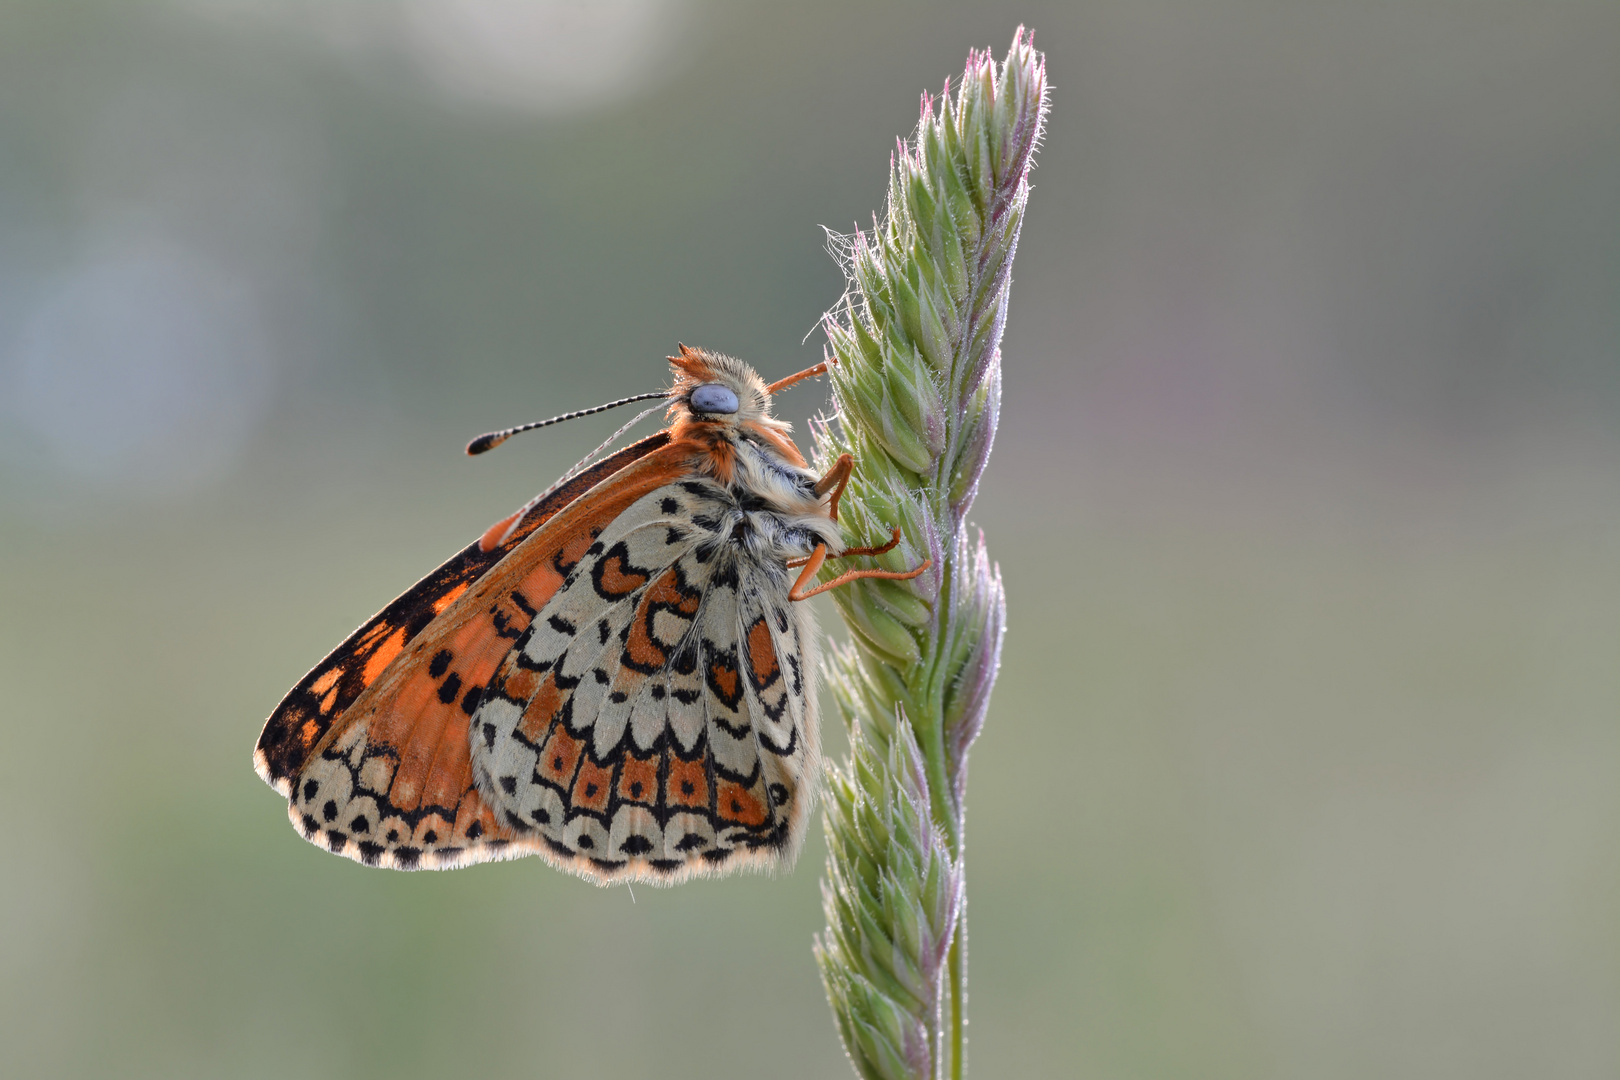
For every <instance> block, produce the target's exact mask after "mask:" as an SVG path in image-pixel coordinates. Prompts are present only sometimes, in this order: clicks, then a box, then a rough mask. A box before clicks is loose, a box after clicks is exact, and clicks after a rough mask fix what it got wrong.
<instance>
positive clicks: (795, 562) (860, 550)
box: [787, 529, 900, 570]
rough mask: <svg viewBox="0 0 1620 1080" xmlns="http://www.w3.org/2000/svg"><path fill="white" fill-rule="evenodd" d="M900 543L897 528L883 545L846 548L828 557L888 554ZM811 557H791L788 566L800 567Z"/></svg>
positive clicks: (792, 567)
mask: <svg viewBox="0 0 1620 1080" xmlns="http://www.w3.org/2000/svg"><path fill="white" fill-rule="evenodd" d="M899 545H900V530H899V529H896V530H894V536H893V537H891V538H890V540H889V542H888V543H887V544H884V545H883V546H882V547H854V548H845V549H844V550H843V551H840V552H839V553H838V554H836V555H828V556H827V558H829V559H847V558H849V557H850V556H851V555H884V554H887V553H888V552H891V551H893V550H894V549H895V548H896V547H898V546H899ZM810 558H811V556H809V555H806V556H805V557H804V558H802V559H789V560H788V561H787V568H788V569H789V570H794V569H797V568H798V567H801V566H803V565H804V564H805V563H807V562H809V561H810Z"/></svg>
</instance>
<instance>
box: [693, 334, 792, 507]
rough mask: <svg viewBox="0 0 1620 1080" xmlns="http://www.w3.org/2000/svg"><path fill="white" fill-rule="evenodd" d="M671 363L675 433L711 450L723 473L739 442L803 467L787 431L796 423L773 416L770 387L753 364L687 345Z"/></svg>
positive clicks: (716, 469)
mask: <svg viewBox="0 0 1620 1080" xmlns="http://www.w3.org/2000/svg"><path fill="white" fill-rule="evenodd" d="M669 363H670V367H671V369H672V370H673V372H674V375H675V385H674V386H673V387H671V388H670V391H669V402H670V404H669V416H670V427H671V429H672V431H671V433H672V434H673V435H674V436H675V437H676V438H677V439H680V438H687V439H692V440H695V441H697V442H698V443H700V444H701V445H704V446H705V447H708V448H710V449H709V451H708V452H709V453H710V454H711V455H712V457H713V460H714V464H715V469H714V471H715V472H716V473H717V474H718V475H721V476H729V474H730V471H731V469H730V460H731V456H732V455H731V452H730V451H731V448H732V447H734V446H735V445H736V444H737V443H739V442H746V443H750V444H753V445H755V446H764V447H769V448H770V449H771V450H772V451H774V452H775V454H776V455H778V456H780V457H781V458H783V459H785V460H786V461H788V462H790V463H791V464H793V465H796V466H798V467H800V468H803V467H804V458H803V457H802V456H801V455H800V454H799V451H798V448H797V447H795V446H794V445H793V440H792V438H791V437H790V436H789V435H788V432H789V431H791V430H792V425H790V424H788V423H786V422H784V421H781V420H777V419H775V418H774V417H772V416H771V388H770V387H768V386H766V384H765V380H764V379H762V378H760V377H759V375H758V373H757V372H755V371H754V369H753V368H751V367H749V366H748V365H747V364H745V363H743V362H742V361H741V360H738V359H736V358H735V357H731V356H726V355H725V354H723V353H716V352H709V351H708V350H707V349H693V348H690V347H688V346H686V345H682V346H681V347H680V354H679V355H678V356H671V357H670V358H669Z"/></svg>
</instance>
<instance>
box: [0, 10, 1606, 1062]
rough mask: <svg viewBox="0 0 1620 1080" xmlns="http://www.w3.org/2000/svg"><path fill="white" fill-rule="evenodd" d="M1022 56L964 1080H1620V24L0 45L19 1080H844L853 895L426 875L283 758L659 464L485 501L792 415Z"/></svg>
mask: <svg viewBox="0 0 1620 1080" xmlns="http://www.w3.org/2000/svg"><path fill="white" fill-rule="evenodd" d="M1020 22H1025V23H1028V24H1029V25H1031V26H1032V27H1034V28H1035V30H1036V43H1037V45H1038V46H1040V47H1041V48H1043V49H1045V50H1047V51H1048V55H1049V67H1050V73H1051V80H1052V84H1053V87H1054V90H1053V104H1054V111H1053V114H1052V121H1051V128H1050V134H1049V139H1048V143H1047V146H1046V148H1045V150H1044V151H1043V153H1042V154H1041V157H1040V160H1039V167H1038V168H1037V170H1036V173H1035V184H1036V188H1035V191H1034V194H1033V197H1032V202H1031V204H1030V211H1029V216H1028V219H1027V226H1026V231H1025V234H1024V240H1023V245H1022V247H1021V249H1020V252H1019V259H1018V264H1017V266H1016V269H1015V277H1016V282H1015V285H1014V288H1013V293H1012V305H1011V317H1010V323H1009V326H1008V330H1007V336H1006V340H1005V344H1004V353H1005V371H1006V400H1005V409H1004V413H1003V417H1002V423H1001V435H1000V444H999V446H998V448H997V452H996V457H995V460H994V461H993V462H992V465H991V469H990V472H989V474H988V477H987V481H986V485H985V488H984V493H983V495H982V496H981V498H980V500H979V503H978V507H977V510H976V517H977V519H978V521H979V522H980V523H981V524H982V526H983V527H984V529H985V531H986V533H987V535H988V538H989V542H990V545H991V548H992V551H993V552H994V553H995V554H996V556H997V557H998V558H999V559H1000V561H1001V565H1002V568H1003V570H1004V572H1005V574H1006V579H1007V590H1008V603H1009V607H1010V620H1009V626H1010V629H1009V631H1008V635H1007V642H1006V653H1005V660H1004V667H1003V670H1002V677H1001V683H1000V687H999V689H998V691H997V697H996V702H995V706H994V709H993V711H992V715H991V718H990V721H989V723H988V725H987V727H986V729H985V733H984V736H983V738H982V739H981V741H980V743H979V746H978V749H977V752H976V754H975V757H974V763H973V777H972V787H971V799H970V803H971V816H970V832H969V858H970V862H969V884H970V895H971V899H972V998H971V1017H972V1026H971V1029H970V1031H971V1050H970V1053H971V1057H972V1064H973V1066H974V1068H975V1071H976V1072H977V1074H978V1075H980V1076H987V1077H1001V1076H1053V1077H1069V1076H1074V1077H1194V1076H1196V1077H1234V1078H1238V1077H1241V1078H1255V1077H1276V1078H1295V1077H1322V1078H1341V1077H1342V1078H1346V1080H1349V1078H1358V1080H1359V1078H1363V1077H1369V1076H1377V1077H1414V1078H1418V1077H1421V1078H1437V1077H1467V1078H1470V1080H1479V1078H1493V1077H1502V1078H1509V1077H1513V1078H1517V1077H1525V1076H1537V1077H1613V1076H1615V1075H1620V1023H1617V1022H1616V1018H1617V1017H1620V724H1617V706H1620V63H1617V57H1620V5H1616V4H1614V3H1613V2H1612V0H1600V2H1594V3H1589V4H1576V3H1540V4H1527V3H1499V2H1490V0H1484V2H1477V0H1469V2H1462V0H1457V2H1451V0H1412V2H1408V3H1401V4H1380V3H1374V4H1368V3H1355V2H1348V0H1347V2H1343V3H1320V2H1317V3H1303V4H1300V3H1280V2H1259V0H1254V2H1248V0H1221V2H1215V3H1195V2H1169V0H1162V2H1161V0H1099V2H1096V3H1090V4H1067V3H1029V4H1022V5H1018V4H1012V3H994V4H991V3H973V4H969V3H954V4H899V3H882V4H861V3H848V2H838V3H818V4H799V5H746V4H699V3H693V2H685V0H613V2H607V3H598V4H590V5H585V4H570V3H561V2H542V0H533V2H528V3H525V2H519V0H407V2H401V3H394V4H379V3H372V2H369V0H281V2H276V0H169V2H155V0H153V2H143V3H128V2H120V3H113V2H110V0H109V2H103V3H90V2H75V3H60V2H44V0H40V2H26V0H8V2H5V3H4V4H3V5H0V686H3V688H4V693H3V698H0V817H3V820H4V821H5V822H6V823H7V825H8V826H9V827H8V828H7V829H6V830H5V831H6V833H7V838H6V839H5V840H4V842H3V850H4V860H3V864H0V1074H4V1075H6V1076H8V1077H9V1076H16V1077H101V1076H118V1077H164V1078H173V1077H259V1076H263V1077H272V1076H273V1077H276V1078H278V1080H288V1078H306V1077H307V1078H320V1077H340V1076H341V1077H373V1076H376V1077H380V1076H443V1075H456V1076H475V1077H514V1078H521V1077H584V1076H594V1077H619V1076H660V1077H709V1076H716V1075H731V1076H738V1075H741V1076H782V1077H824V1078H833V1077H843V1076H847V1075H848V1070H847V1066H846V1065H845V1064H844V1062H843V1060H842V1057H841V1053H840V1050H839V1047H838V1043H837V1040H836V1038H835V1036H834V1033H833V1027H832V1024H831V1020H830V1018H829V1016H828V1013H827V1011H826V1007H825V1005H824V1003H823V1001H822V997H821V990H820V986H819V983H818V979H817V975H816V970H815V966H814V964H813V962H812V960H811V956H810V941H811V935H812V934H813V933H814V932H815V931H816V930H817V929H818V928H819V927H820V925H821V915H820V911H819V903H818V892H817V878H818V874H819V871H820V864H821V861H822V846H821V843H820V839H819V836H816V837H815V838H814V839H813V840H812V842H811V844H810V846H809V848H808V849H807V850H806V853H805V855H804V857H803V859H802V860H801V862H800V864H799V867H798V869H797V870H796V871H795V872H794V873H793V874H791V875H790V876H787V877H785V878H781V879H776V880H770V879H762V878H753V879H740V880H727V881H712V882H701V883H697V884H691V885H686V886H683V887H681V888H679V889H677V890H673V891H660V890H654V889H649V888H644V889H638V890H636V892H635V894H634V896H633V897H632V895H631V894H630V893H629V892H627V891H626V890H624V889H613V890H605V891H604V890H598V889H596V888H593V887H591V886H589V885H586V884H584V883H582V882H580V881H577V880H574V879H572V878H569V877H565V876H563V875H561V874H559V873H556V872H554V871H552V870H550V869H548V868H547V867H545V866H543V865H541V864H540V863H539V862H538V861H535V860H528V861H524V862H518V863H510V864H504V865H498V866H490V867H481V868H476V869H472V870H465V871H461V872H458V873H454V874H442V875H441V874H431V873H423V874H415V875H405V874H393V873H386V872H382V871H376V870H367V869H364V868H362V867H360V866H357V865H355V864H352V863H349V862H347V861H344V860H340V859H336V858H333V857H332V856H330V855H327V854H324V853H322V852H321V851H319V850H317V849H316V848H314V847H312V846H310V845H308V844H306V843H305V842H304V841H302V840H301V839H299V838H298V836H297V835H296V834H295V833H294V832H293V830H292V829H291V828H290V827H289V826H288V824H287V822H286V818H285V816H284V809H283V804H282V801H281V799H280V798H279V797H277V796H276V795H274V794H273V793H272V792H271V791H270V790H269V789H268V788H266V787H265V786H264V785H263V784H261V783H260V782H259V781H258V780H257V779H256V778H255V777H254V775H253V772H252V769H251V768H250V765H249V760H248V759H249V751H250V749H251V747H252V745H253V742H254V739H255V738H256V736H257V734H258V731H259V726H260V724H261V722H262V718H263V717H264V716H265V715H266V714H267V713H268V712H269V710H270V709H271V708H272V707H273V706H274V705H275V703H276V701H277V700H278V699H279V697H280V695H281V694H282V693H283V692H284V691H285V690H286V689H287V688H288V687H289V686H291V685H292V684H293V682H294V681H295V680H296V679H298V677H299V676H301V675H302V674H303V672H304V671H305V670H306V669H307V668H308V667H309V666H310V665H311V664H312V663H313V662H314V661H315V660H317V659H318V658H319V657H320V656H321V655H322V654H323V653H324V652H325V651H326V650H327V649H328V648H329V647H331V646H332V645H333V644H335V643H336V642H337V641H338V640H339V639H340V638H342V637H343V635H344V634H345V633H346V632H347V631H348V630H350V629H351V628H352V627H353V626H354V625H356V624H357V623H358V622H360V621H361V620H362V619H363V618H365V617H367V616H369V615H370V614H371V613H372V612H373V611H374V610H376V609H377V608H378V607H380V606H381V605H382V604H383V603H384V602H385V601H387V600H388V599H390V598H391V597H392V596H394V595H395V594H396V593H397V592H398V591H400V590H401V589H402V588H403V587H404V586H406V585H407V584H409V583H410V582H412V581H414V580H415V579H416V577H417V576H419V575H420V574H422V573H423V572H425V571H426V570H427V569H429V568H430V567H432V566H433V565H435V564H436V563H437V562H438V561H439V560H440V559H441V558H442V557H444V556H445V555H447V554H449V553H450V552H451V551H453V550H455V549H456V548H457V547H459V546H460V545H461V544H463V543H465V542H466V541H467V540H468V539H470V538H471V537H473V536H476V535H477V534H478V533H479V532H480V531H481V530H482V529H483V528H484V527H485V526H486V525H487V524H488V523H489V522H491V521H493V520H495V519H496V518H498V517H501V516H503V515H504V514H506V513H507V512H508V511H510V510H511V509H512V508H513V507H515V506H516V505H518V504H519V503H521V502H522V501H523V500H525V499H526V498H528V497H529V496H530V495H531V494H532V493H533V492H535V491H537V490H539V489H540V488H541V487H543V486H544V485H546V484H547V483H548V482H549V481H550V480H551V479H552V478H553V477H554V476H556V475H557V474H558V473H559V472H561V470H562V469H564V468H566V467H567V466H568V465H570V464H572V463H573V461H574V460H575V459H577V458H578V457H579V456H580V455H581V454H583V453H584V452H585V451H586V450H588V449H589V448H590V447H591V446H594V445H595V444H596V442H598V441H599V440H600V439H601V438H603V437H605V435H606V434H607V433H608V432H609V431H611V430H612V429H613V427H614V426H615V425H616V423H617V421H616V420H613V419H612V418H611V417H597V418H592V419H590V420H586V421H581V422H579V423H578V424H576V425H570V426H568V427H565V428H562V429H558V430H555V431H550V432H547V433H543V434H536V435H532V436H528V437H526V438H525V439H523V440H519V441H517V442H514V443H513V444H512V445H510V446H509V447H507V448H505V449H503V450H502V451H501V452H500V453H497V454H494V455H491V456H490V457H489V458H487V459H478V460H476V461H469V460H468V459H466V458H464V457H463V456H462V455H461V452H460V451H461V446H462V444H463V442H464V441H465V440H466V439H467V438H468V437H470V436H471V435H474V434H477V433H478V432H481V431H484V430H487V429H489V428H492V427H497V426H500V425H504V424H508V423H515V422H518V421H522V420H528V419H534V418H538V417H541V416H547V415H551V414H553V413H556V412H560V411H563V410H565V409H571V408H577V407H581V406H586V405H591V404H594V403H596V402H598V401H601V400H605V399H607V398H609V397H616V396H620V395H624V394H630V393H635V392H640V391H645V390H649V389H655V388H657V387H658V386H659V385H660V383H661V380H662V379H663V377H664V376H663V374H662V369H661V357H663V356H664V355H665V354H666V353H667V352H669V351H670V350H671V349H672V348H673V346H674V344H675V343H676V341H685V342H687V343H689V344H697V345H703V346H707V347H711V348H717V349H722V350H725V351H728V352H732V353H735V354H737V355H740V356H742V357H744V358H746V359H748V360H750V361H751V362H753V363H754V364H756V365H757V366H758V367H759V368H760V369H761V370H762V371H763V372H764V373H765V374H767V376H772V377H774V376H780V375H782V374H785V373H788V372H790V371H793V370H796V369H798V368H799V367H801V366H804V365H807V364H809V363H813V362H815V360H816V359H818V358H819V355H820V349H819V340H818V337H817V336H816V335H815V334H814V333H812V331H814V330H815V327H816V324H817V316H818V314H819V313H820V312H821V311H822V310H823V309H824V308H826V307H827V306H829V305H830V304H832V302H833V301H834V300H835V299H836V297H837V295H838V293H839V291H840V288H841V279H840V276H839V274H838V271H837V269H836V268H835V266H834V265H833V263H832V262H831V260H830V259H829V258H828V257H827V256H826V254H825V253H824V252H823V250H822V243H823V238H822V234H821V232H820V231H819V227H820V226H823V225H826V226H830V227H832V228H835V229H845V230H847V229H848V228H850V227H851V226H852V224H853V223H854V222H856V221H866V220H869V218H870V215H871V213H872V212H873V211H875V210H878V209H880V207H881V199H882V196H883V192H884V181H885V165H886V161H887V157H888V154H889V151H890V148H891V146H892V145H893V144H892V139H893V138H894V137H895V136H897V135H900V134H902V133H904V132H906V131H908V130H909V129H910V127H911V126H912V124H913V123H914V122H915V116H916V102H917V96H918V94H919V92H920V91H921V90H923V89H933V90H937V89H938V88H939V87H940V85H941V84H942V82H943V81H944V79H945V77H946V76H947V75H951V74H954V73H955V72H958V71H960V69H961V65H962V61H963V58H964V56H965V53H966V50H967V49H968V48H969V47H970V46H993V47H994V48H995V49H996V50H997V51H998V53H999V52H1000V51H1004V50H1005V48H1006V45H1007V43H1008V41H1009V40H1010V39H1011V37H1012V33H1013V30H1014V28H1015V27H1016V26H1017V25H1018V24H1019V23H1020ZM807 334H808V335H809V337H808V338H806V335H807ZM824 403H825V389H824V386H822V385H820V384H817V385H815V386H813V387H811V388H805V389H799V390H795V391H793V393H792V394H791V395H787V396H786V397H785V398H784V401H783V403H782V404H783V405H784V406H785V411H786V413H787V414H788V415H789V416H790V417H792V418H794V419H796V420H799V421H802V420H803V419H804V418H805V417H806V416H808V415H810V414H812V413H813V412H815V411H817V410H819V409H820V408H821V407H822V406H823V404H824ZM801 430H802V429H801ZM832 734H833V738H832V739H831V740H830V741H831V742H833V743H834V745H837V744H838V742H839V740H838V737H837V735H836V733H832Z"/></svg>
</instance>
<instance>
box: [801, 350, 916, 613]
mask: <svg viewBox="0 0 1620 1080" xmlns="http://www.w3.org/2000/svg"><path fill="white" fill-rule="evenodd" d="M813 370H814V369H812V371H813ZM817 374H819V372H817ZM795 378H796V376H795ZM854 471H855V459H854V458H852V457H850V456H849V455H848V454H839V455H838V460H837V461H835V462H833V466H832V468H830V469H828V470H827V475H826V476H823V477H822V478H821V479H820V480H817V481H816V486H815V488H814V489H813V490H814V491H815V493H816V495H817V496H818V497H819V496H822V495H825V494H827V492H829V491H831V492H832V498H831V499H830V500H828V502H827V515H828V516H829V517H831V518H832V519H833V520H834V521H837V520H838V499H839V496H841V495H843V494H844V488H845V487H846V486H848V484H849V477H850V474H851V473H852V472H854ZM899 543H900V530H899V529H896V530H894V536H893V537H891V538H890V540H889V542H888V543H887V544H884V545H883V546H882V547H858V548H846V549H845V550H843V551H841V552H839V553H838V554H837V555H828V554H827V545H826V544H817V545H816V550H815V551H813V552H811V553H810V555H808V556H807V557H805V558H803V559H792V560H790V561H789V562H788V564H787V565H788V568H789V569H792V568H795V567H799V566H802V567H804V572H803V573H801V574H800V575H799V580H798V581H795V582H794V583H793V588H792V589H790V590H789V591H788V599H789V600H808V599H810V598H811V597H812V596H816V595H818V594H820V593H824V592H826V591H827V590H828V589H836V588H838V586H840V585H847V584H849V583H850V582H851V581H860V580H861V579H862V578H881V579H883V580H885V581H910V580H911V579H912V578H914V577H917V576H918V575H919V574H921V573H922V572H923V571H924V570H927V569H928V568H929V567H930V566H932V565H934V560H932V559H925V560H924V561H923V564H922V565H921V566H919V567H917V568H916V569H914V570H850V571H848V572H847V573H843V574H839V575H838V576H837V577H835V578H833V579H832V580H831V581H829V582H827V583H826V584H824V585H818V586H817V587H816V588H814V589H811V590H810V591H809V592H804V591H803V589H804V587H805V586H806V585H808V584H809V583H810V580H811V579H812V578H814V577H815V576H816V574H817V573H819V572H820V570H821V567H822V564H823V563H825V562H826V561H827V560H828V559H829V558H833V559H842V558H845V557H846V556H850V555H882V554H883V553H884V552H887V551H893V550H894V548H895V546H896V545H897V544H899Z"/></svg>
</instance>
